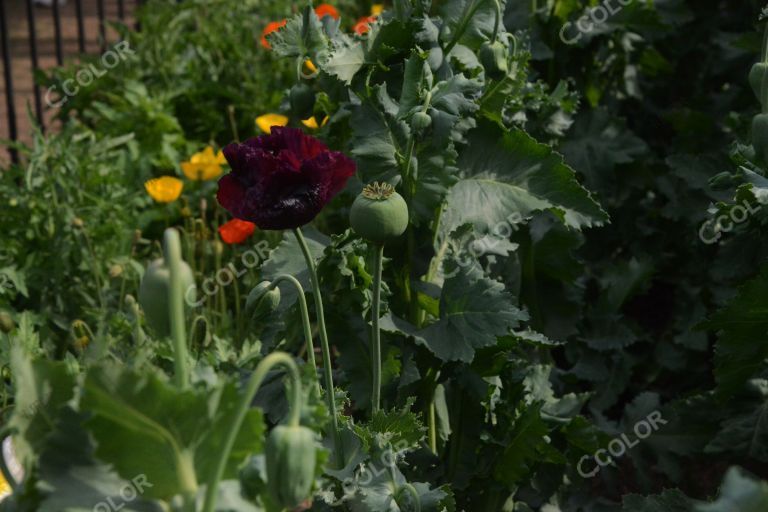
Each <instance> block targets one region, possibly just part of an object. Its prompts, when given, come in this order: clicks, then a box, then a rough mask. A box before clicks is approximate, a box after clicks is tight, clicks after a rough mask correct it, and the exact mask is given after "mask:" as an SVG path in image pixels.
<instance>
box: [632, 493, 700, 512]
mask: <svg viewBox="0 0 768 512" xmlns="http://www.w3.org/2000/svg"><path fill="white" fill-rule="evenodd" d="M621 510H622V512H693V508H692V505H691V502H690V500H689V499H688V497H687V496H686V495H685V494H683V493H682V492H680V491H678V490H677V489H668V490H665V491H664V492H663V493H661V494H658V495H656V496H639V495H637V494H628V495H626V496H624V503H623V507H622V509H621Z"/></svg>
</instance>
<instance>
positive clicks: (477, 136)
mask: <svg viewBox="0 0 768 512" xmlns="http://www.w3.org/2000/svg"><path fill="white" fill-rule="evenodd" d="M467 139H468V144H467V146H466V147H465V149H464V150H463V151H461V153H460V155H459V161H458V166H459V168H460V169H461V170H462V171H463V172H464V173H465V174H466V175H468V176H471V177H474V178H476V179H483V180H489V181H498V182H503V183H505V184H507V185H508V186H509V187H512V188H513V189H514V190H515V193H514V195H513V194H511V193H509V196H510V197H511V198H513V199H514V198H516V201H517V202H518V203H520V204H521V207H525V206H526V205H529V206H528V207H529V208H533V207H535V209H544V208H545V206H544V205H546V208H548V209H551V210H552V211H553V212H555V213H556V214H557V215H558V216H559V217H560V218H561V219H562V221H563V222H565V224H566V225H568V226H570V227H573V228H576V229H581V228H584V227H591V226H600V225H602V224H603V223H604V222H606V221H607V220H608V216H607V214H606V213H605V212H604V211H603V210H602V209H601V208H600V206H599V205H598V204H597V203H596V202H595V201H594V200H593V199H592V196H591V195H590V193H589V192H587V191H586V190H585V189H584V188H583V187H582V186H581V185H579V183H578V181H577V180H576V176H575V173H574V171H573V169H571V168H570V167H568V166H567V165H566V164H565V163H564V162H563V158H562V157H561V156H560V155H558V154H557V153H555V152H554V151H552V149H551V148H550V147H549V146H547V145H545V144H541V143H539V142H536V141H535V140H534V139H533V138H531V136H529V135H528V134H527V133H525V132H524V131H522V130H520V129H517V128H515V129H513V130H511V131H506V130H502V129H501V128H499V127H498V126H497V125H495V124H493V123H491V122H489V121H483V122H481V123H480V125H479V126H478V128H476V129H475V130H472V131H471V132H469V134H468V136H467Z"/></svg>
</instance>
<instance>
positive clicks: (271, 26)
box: [261, 20, 288, 50]
mask: <svg viewBox="0 0 768 512" xmlns="http://www.w3.org/2000/svg"><path fill="white" fill-rule="evenodd" d="M286 23H288V20H281V21H270V22H269V23H267V26H266V27H264V31H263V32H262V33H261V46H263V47H264V48H266V49H267V50H271V49H272V45H271V44H269V41H267V36H268V35H269V34H271V33H272V32H274V31H276V30H280V29H281V28H283V27H284V26H285V24H286Z"/></svg>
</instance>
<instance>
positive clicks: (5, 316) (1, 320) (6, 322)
mask: <svg viewBox="0 0 768 512" xmlns="http://www.w3.org/2000/svg"><path fill="white" fill-rule="evenodd" d="M15 328H16V323H15V322H14V321H13V317H12V316H11V314H10V313H9V312H7V311H0V331H3V332H4V333H6V334H7V333H9V332H11V331H12V330H14V329H15Z"/></svg>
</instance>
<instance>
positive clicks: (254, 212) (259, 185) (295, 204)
mask: <svg viewBox="0 0 768 512" xmlns="http://www.w3.org/2000/svg"><path fill="white" fill-rule="evenodd" d="M271 131H272V133H271V134H270V135H262V136H260V137H253V138H251V139H248V140H247V141H245V142H244V143H243V144H237V143H232V144H230V145H228V146H227V147H225V148H224V156H225V157H226V159H227V162H229V165H230V167H231V168H232V172H230V173H229V174H227V175H225V176H224V177H222V178H221V179H220V180H219V191H218V193H217V195H216V197H217V198H218V200H219V203H220V204H221V206H223V207H224V208H226V209H227V210H228V211H229V212H230V213H231V214H232V215H233V216H234V217H236V218H238V219H242V220H247V221H250V222H253V223H255V224H256V225H257V226H258V227H259V229H293V228H297V227H299V226H303V225H304V224H306V223H308V222H310V221H311V220H312V219H314V218H315V216H317V214H318V213H320V210H322V209H323V207H324V206H325V205H326V204H328V202H329V201H330V200H331V199H332V198H333V196H335V195H336V194H338V193H339V192H340V191H341V190H342V189H343V188H344V186H345V185H346V183H347V180H348V179H349V177H350V176H352V175H353V174H354V173H355V163H354V162H353V161H352V159H350V158H348V157H347V156H346V155H344V154H343V153H340V152H338V151H329V150H328V148H327V147H326V146H325V144H323V143H322V142H320V141H319V140H317V139H316V138H314V137H310V136H309V135H306V134H305V133H304V132H302V131H301V130H299V129H296V128H283V127H279V126H273V127H272V130H271Z"/></svg>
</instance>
